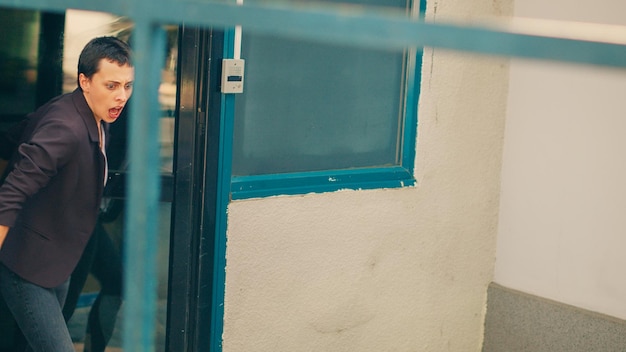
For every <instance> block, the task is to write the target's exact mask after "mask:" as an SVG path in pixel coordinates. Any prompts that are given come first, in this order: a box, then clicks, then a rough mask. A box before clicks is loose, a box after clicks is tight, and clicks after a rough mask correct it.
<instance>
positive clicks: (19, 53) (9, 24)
mask: <svg viewBox="0 0 626 352" xmlns="http://www.w3.org/2000/svg"><path fill="white" fill-rule="evenodd" d="M39 17H40V15H39V12H36V11H27V10H14V9H5V8H0V31H1V32H2V33H3V35H2V36H0V77H1V78H2V79H0V128H3V129H4V128H6V127H7V126H9V125H11V124H12V123H14V122H15V121H17V120H19V119H21V118H22V117H23V116H24V115H26V114H28V113H29V112H31V111H33V110H34V109H35V87H36V80H37V60H38V47H39Z"/></svg>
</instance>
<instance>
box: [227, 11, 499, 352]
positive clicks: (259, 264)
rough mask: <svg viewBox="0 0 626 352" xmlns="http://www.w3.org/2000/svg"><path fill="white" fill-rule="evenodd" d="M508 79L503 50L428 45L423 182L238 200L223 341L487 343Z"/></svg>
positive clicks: (242, 345) (401, 345)
mask: <svg viewBox="0 0 626 352" xmlns="http://www.w3.org/2000/svg"><path fill="white" fill-rule="evenodd" d="M496 5H497V6H496ZM503 8H509V7H507V6H504V3H499V2H493V1H461V0H446V1H435V2H431V3H429V8H428V16H429V18H430V20H437V16H439V15H442V14H443V15H444V16H445V15H450V16H454V17H461V18H471V17H472V16H474V15H476V16H483V15H485V14H487V15H488V14H501V13H502V11H503ZM250 59H251V58H250ZM507 79H508V67H507V61H506V60H503V59H500V58H491V57H484V56H470V55H465V54H460V53H456V52H449V51H448V52H446V51H439V50H427V51H426V54H425V55H424V65H423V80H422V96H421V100H420V107H419V129H418V138H417V139H418V140H417V156H416V172H415V174H416V179H417V186H415V187H410V188H403V189H382V190H368V191H348V190H346V191H339V192H333V193H325V194H308V195H302V196H279V197H270V198H265V199H252V200H245V201H236V202H233V203H232V204H231V205H230V207H229V217H228V239H227V240H228V242H227V268H226V296H225V316H224V335H223V338H224V341H223V350H224V351H225V352H241V351H255V352H257V351H261V352H264V351H267V352H280V351H285V352H287V351H288V352H294V351H298V352H303V351H316V352H319V351H333V352H342V351H355V352H368V351H376V352H380V351H480V349H481V346H482V336H483V326H484V324H483V323H484V314H485V304H486V293H487V287H488V284H489V283H490V282H491V280H492V276H493V267H494V261H495V246H496V243H495V239H496V229H497V213H498V204H499V186H500V165H501V151H502V138H503V131H504V112H505V102H506V87H507Z"/></svg>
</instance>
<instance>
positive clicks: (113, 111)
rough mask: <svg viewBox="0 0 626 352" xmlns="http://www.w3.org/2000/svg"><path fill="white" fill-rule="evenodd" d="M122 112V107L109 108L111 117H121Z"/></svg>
mask: <svg viewBox="0 0 626 352" xmlns="http://www.w3.org/2000/svg"><path fill="white" fill-rule="evenodd" d="M121 113H122V108H112V109H109V117H110V118H112V119H117V118H118V117H120V114H121Z"/></svg>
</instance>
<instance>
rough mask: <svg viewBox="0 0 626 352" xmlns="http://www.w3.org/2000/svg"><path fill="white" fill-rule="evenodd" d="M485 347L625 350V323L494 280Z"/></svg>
mask: <svg viewBox="0 0 626 352" xmlns="http://www.w3.org/2000/svg"><path fill="white" fill-rule="evenodd" d="M625 302H626V299H625ZM482 351H483V352H613V351H615V352H624V351H626V321H623V320H620V319H617V318H614V317H610V316H606V315H602V314H598V313H594V312H590V311H587V310H584V309H580V308H577V307H573V306H569V305H566V304H562V303H559V302H554V301H551V300H547V299H544V298H541V297H537V296H533V295H529V294H526V293H523V292H519V291H515V290H512V289H508V288H506V287H503V286H500V285H498V284H495V283H492V284H491V285H490V286H489V289H488V298H487V316H486V318H485V336H484V342H483V349H482Z"/></svg>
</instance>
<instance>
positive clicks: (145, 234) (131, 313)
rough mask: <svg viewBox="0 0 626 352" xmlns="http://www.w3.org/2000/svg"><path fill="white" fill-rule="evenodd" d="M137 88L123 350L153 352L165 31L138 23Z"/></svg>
mask: <svg viewBox="0 0 626 352" xmlns="http://www.w3.org/2000/svg"><path fill="white" fill-rule="evenodd" d="M131 45H132V46H133V51H134V64H135V84H134V91H133V96H132V98H131V102H130V108H131V114H130V116H129V118H130V121H129V151H128V155H129V178H128V181H127V196H128V203H127V207H126V214H125V215H126V217H125V227H124V233H125V237H126V238H127V239H128V240H127V241H126V242H125V247H124V259H125V260H124V265H125V271H124V273H125V278H124V283H125V286H124V297H125V303H124V321H123V324H124V327H125V328H124V334H123V338H124V342H123V347H124V351H133V352H141V351H154V346H155V323H156V310H157V300H156V292H157V272H156V268H157V243H158V241H157V233H158V231H157V230H158V229H157V225H158V207H159V193H160V177H159V160H160V158H159V153H160V150H159V120H160V108H159V101H158V87H159V84H160V77H161V74H160V70H161V68H162V65H163V60H164V58H165V55H164V53H165V31H164V30H163V29H162V28H161V27H160V26H157V25H154V24H152V23H150V22H149V21H148V20H142V19H141V18H140V19H137V20H136V22H135V28H134V30H133V34H132V43H131Z"/></svg>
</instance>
